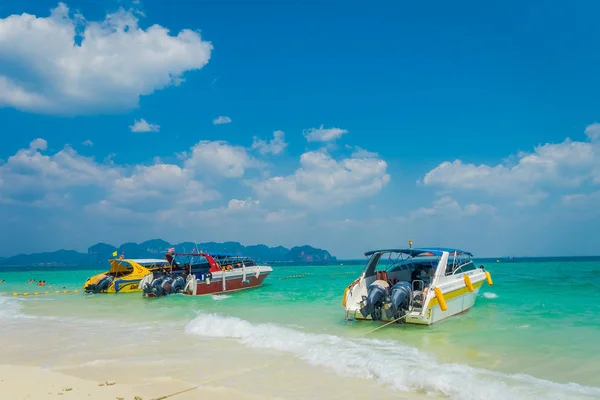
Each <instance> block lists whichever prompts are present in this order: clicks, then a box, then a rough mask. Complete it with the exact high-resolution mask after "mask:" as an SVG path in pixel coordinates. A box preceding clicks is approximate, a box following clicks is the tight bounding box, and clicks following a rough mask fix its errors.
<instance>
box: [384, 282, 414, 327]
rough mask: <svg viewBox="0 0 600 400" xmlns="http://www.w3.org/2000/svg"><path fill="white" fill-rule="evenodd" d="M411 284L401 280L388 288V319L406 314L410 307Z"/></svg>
mask: <svg viewBox="0 0 600 400" xmlns="http://www.w3.org/2000/svg"><path fill="white" fill-rule="evenodd" d="M411 299H412V285H411V284H410V282H406V281H401V282H398V283H396V284H395V285H394V286H392V288H391V289H390V308H389V309H387V310H386V315H387V317H388V319H398V318H401V317H403V316H404V315H406V313H407V312H408V311H409V309H410V301H411Z"/></svg>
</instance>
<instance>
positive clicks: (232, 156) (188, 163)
mask: <svg viewBox="0 0 600 400" xmlns="http://www.w3.org/2000/svg"><path fill="white" fill-rule="evenodd" d="M186 156H187V155H186ZM184 165H185V168H187V169H190V170H193V171H195V173H196V174H198V175H207V174H216V175H218V176H222V177H225V178H241V177H242V176H243V175H244V172H245V171H246V170H247V169H249V168H259V167H261V166H262V163H260V162H259V161H258V160H256V159H255V158H253V157H252V156H250V155H249V154H248V152H247V151H246V149H245V148H244V147H242V146H234V145H231V144H229V143H227V142H225V141H214V142H211V141H208V140H203V141H200V142H199V143H198V144H196V145H195V146H194V147H192V150H191V154H190V155H189V156H187V159H186V160H185V164H184Z"/></svg>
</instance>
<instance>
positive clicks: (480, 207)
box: [409, 196, 496, 218]
mask: <svg viewBox="0 0 600 400" xmlns="http://www.w3.org/2000/svg"><path fill="white" fill-rule="evenodd" d="M495 213H496V208H495V207H494V206H492V205H490V204H474V203H471V204H467V205H466V206H465V207H461V206H460V204H458V202H457V201H456V200H454V199H453V198H452V197H450V196H444V197H442V198H439V199H437V200H435V201H434V202H433V205H432V206H431V207H429V208H426V207H422V208H419V209H417V210H415V211H413V212H412V213H410V215H409V218H419V217H423V216H436V217H437V216H443V217H455V218H461V217H474V216H476V215H482V214H485V215H494V214H495Z"/></svg>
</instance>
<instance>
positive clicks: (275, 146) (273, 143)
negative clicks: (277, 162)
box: [251, 131, 287, 154]
mask: <svg viewBox="0 0 600 400" xmlns="http://www.w3.org/2000/svg"><path fill="white" fill-rule="evenodd" d="M286 147H287V143H286V142H285V133H284V132H283V131H275V132H273V139H271V140H262V139H259V138H257V137H256V136H254V138H253V141H252V146H251V148H252V149H253V150H258V152H259V153H260V154H268V153H271V154H279V153H281V152H282V151H283V150H284V149H285V148H286Z"/></svg>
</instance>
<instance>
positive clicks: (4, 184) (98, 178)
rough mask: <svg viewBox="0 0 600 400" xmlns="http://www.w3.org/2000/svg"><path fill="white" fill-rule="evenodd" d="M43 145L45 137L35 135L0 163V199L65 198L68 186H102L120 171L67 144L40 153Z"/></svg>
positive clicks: (34, 201)
mask: <svg viewBox="0 0 600 400" xmlns="http://www.w3.org/2000/svg"><path fill="white" fill-rule="evenodd" d="M47 148H48V143H47V142H46V140H44V139H41V138H38V139H35V140H33V141H32V142H31V143H30V145H29V147H28V148H26V149H21V150H19V151H17V153H16V154H14V155H13V156H11V157H9V158H8V160H7V161H6V163H5V164H3V165H0V192H1V193H2V200H3V201H4V202H17V203H24V204H37V205H39V204H40V203H43V201H44V200H45V199H54V200H60V199H66V198H68V197H69V192H68V189H69V188H73V187H89V186H97V187H105V186H108V184H109V183H110V182H111V181H112V180H114V179H116V178H117V177H118V176H119V175H120V172H119V169H118V168H116V167H114V166H113V165H109V164H99V163H97V162H96V161H94V159H93V158H88V157H83V156H81V155H79V154H78V153H77V152H76V151H75V150H74V149H72V148H71V147H69V146H65V147H64V148H63V149H62V150H60V151H58V152H57V153H55V154H54V155H45V154H43V152H44V151H45V150H46V149H47ZM65 196H66V197H65Z"/></svg>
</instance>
